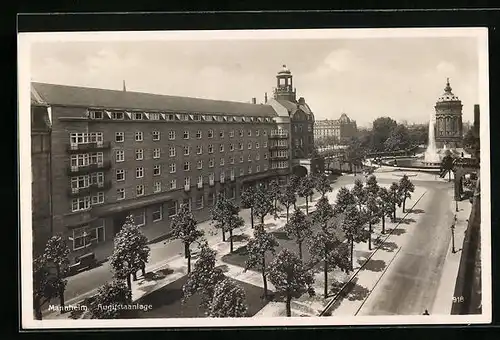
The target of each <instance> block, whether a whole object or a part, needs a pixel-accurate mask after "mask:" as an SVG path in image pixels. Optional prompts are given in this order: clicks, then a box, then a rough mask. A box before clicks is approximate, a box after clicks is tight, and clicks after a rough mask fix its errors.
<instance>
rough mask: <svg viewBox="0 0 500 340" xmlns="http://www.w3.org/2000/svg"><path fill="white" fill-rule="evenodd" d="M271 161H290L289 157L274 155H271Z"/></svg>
mask: <svg viewBox="0 0 500 340" xmlns="http://www.w3.org/2000/svg"><path fill="white" fill-rule="evenodd" d="M269 159H270V160H273V161H286V160H288V156H272V155H270V156H269Z"/></svg>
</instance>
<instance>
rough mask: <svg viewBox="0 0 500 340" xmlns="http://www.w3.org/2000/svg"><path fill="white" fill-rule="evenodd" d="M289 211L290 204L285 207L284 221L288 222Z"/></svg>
mask: <svg viewBox="0 0 500 340" xmlns="http://www.w3.org/2000/svg"><path fill="white" fill-rule="evenodd" d="M289 211H290V206H287V207H286V223H288V213H289Z"/></svg>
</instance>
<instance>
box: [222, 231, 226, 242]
mask: <svg viewBox="0 0 500 340" xmlns="http://www.w3.org/2000/svg"><path fill="white" fill-rule="evenodd" d="M222 242H226V232H225V231H224V229H222Z"/></svg>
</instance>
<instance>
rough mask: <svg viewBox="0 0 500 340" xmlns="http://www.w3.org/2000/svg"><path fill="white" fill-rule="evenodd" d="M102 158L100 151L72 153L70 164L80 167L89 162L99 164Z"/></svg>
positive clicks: (89, 163)
mask: <svg viewBox="0 0 500 340" xmlns="http://www.w3.org/2000/svg"><path fill="white" fill-rule="evenodd" d="M103 160H104V156H103V153H102V152H92V153H84V154H73V155H71V159H70V164H71V167H82V166H88V165H91V164H99V163H102V162H103Z"/></svg>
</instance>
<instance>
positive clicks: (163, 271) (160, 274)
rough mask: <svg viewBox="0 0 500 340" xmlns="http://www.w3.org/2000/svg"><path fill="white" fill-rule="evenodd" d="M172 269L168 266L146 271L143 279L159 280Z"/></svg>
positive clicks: (171, 271)
mask: <svg viewBox="0 0 500 340" xmlns="http://www.w3.org/2000/svg"><path fill="white" fill-rule="evenodd" d="M173 272H174V271H173V270H172V269H170V268H164V269H160V270H157V271H154V272H148V273H146V276H145V277H144V281H156V280H161V279H164V278H165V277H167V275H170V274H172V273H173Z"/></svg>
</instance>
